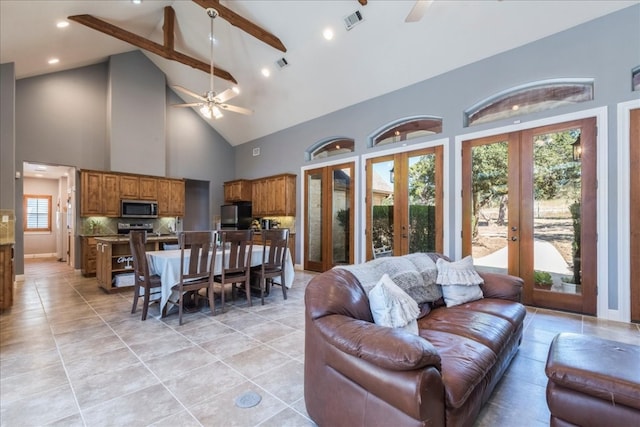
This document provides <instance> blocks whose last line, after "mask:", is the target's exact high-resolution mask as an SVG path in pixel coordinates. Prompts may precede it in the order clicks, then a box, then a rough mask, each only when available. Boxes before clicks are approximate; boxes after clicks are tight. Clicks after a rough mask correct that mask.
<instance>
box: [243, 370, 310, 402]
mask: <svg viewBox="0 0 640 427" xmlns="http://www.w3.org/2000/svg"><path fill="white" fill-rule="evenodd" d="M252 381H253V382H254V383H255V384H257V385H259V386H260V387H262V388H263V389H265V390H267V391H268V392H269V393H271V394H273V395H274V396H276V397H277V398H278V399H280V400H282V401H283V402H285V403H286V404H289V405H290V404H291V403H293V402H296V401H298V400H299V399H301V398H303V397H304V387H303V383H304V364H303V363H301V362H297V361H290V362H287V363H285V364H284V365H281V366H278V367H277V368H274V369H272V370H270V371H268V372H265V373H264V374H262V375H258V376H257V377H255V378H253V380H252Z"/></svg>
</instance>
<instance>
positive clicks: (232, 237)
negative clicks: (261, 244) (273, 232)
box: [214, 230, 253, 312]
mask: <svg viewBox="0 0 640 427" xmlns="http://www.w3.org/2000/svg"><path fill="white" fill-rule="evenodd" d="M220 235H221V248H222V264H221V266H220V267H221V272H220V274H217V275H216V276H215V277H214V281H215V282H216V283H220V284H221V285H222V296H221V300H222V311H223V312H224V294H225V285H228V284H231V298H232V299H233V300H235V297H236V285H238V284H242V283H244V289H245V293H246V294H247V302H248V303H249V306H251V251H252V250H253V231H252V230H233V231H221V232H220Z"/></svg>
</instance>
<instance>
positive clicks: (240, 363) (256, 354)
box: [224, 345, 289, 378]
mask: <svg viewBox="0 0 640 427" xmlns="http://www.w3.org/2000/svg"><path fill="white" fill-rule="evenodd" d="M287 359H288V356H287V355H285V354H283V353H280V352H279V351H275V350H273V349H271V348H269V347H267V346H265V345H261V346H258V347H255V348H252V349H250V350H245V351H243V352H242V353H238V354H235V355H233V356H231V357H228V358H226V359H224V361H225V363H228V364H229V365H231V366H232V367H233V368H235V369H237V370H238V371H239V372H241V373H242V374H243V375H245V376H246V377H247V378H255V377H257V376H258V375H260V374H262V373H263V372H267V371H270V370H272V369H274V368H276V367H278V366H280V365H283V364H284V363H286V362H288V361H289V360H287Z"/></svg>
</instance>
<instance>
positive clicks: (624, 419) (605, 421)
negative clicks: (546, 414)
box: [545, 333, 640, 427]
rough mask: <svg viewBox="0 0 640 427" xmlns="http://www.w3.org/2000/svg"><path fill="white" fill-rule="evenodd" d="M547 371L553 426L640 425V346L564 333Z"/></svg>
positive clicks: (551, 351) (551, 350)
mask: <svg viewBox="0 0 640 427" xmlns="http://www.w3.org/2000/svg"><path fill="white" fill-rule="evenodd" d="M545 372H546V374H547V377H548V378H549V381H548V383H547V404H548V406H549V411H550V412H551V426H583V427H588V426H636V425H640V424H638V423H639V422H640V346H634V345H631V344H625V343H620V342H616V341H609V340H605V339H602V338H597V337H594V336H588V335H580V334H570V333H561V334H558V335H556V337H555V338H554V339H553V341H552V342H551V347H550V348H549V355H548V357H547V365H546V368H545Z"/></svg>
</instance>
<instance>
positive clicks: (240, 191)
mask: <svg viewBox="0 0 640 427" xmlns="http://www.w3.org/2000/svg"><path fill="white" fill-rule="evenodd" d="M251 198H252V194H251V181H249V180H247V179H236V180H235V181H227V182H225V183H224V201H225V202H226V203H233V202H250V201H251Z"/></svg>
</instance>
